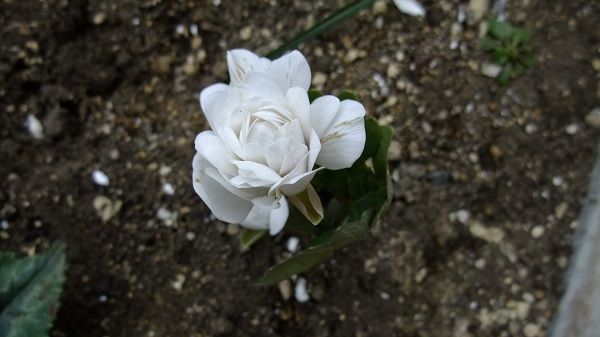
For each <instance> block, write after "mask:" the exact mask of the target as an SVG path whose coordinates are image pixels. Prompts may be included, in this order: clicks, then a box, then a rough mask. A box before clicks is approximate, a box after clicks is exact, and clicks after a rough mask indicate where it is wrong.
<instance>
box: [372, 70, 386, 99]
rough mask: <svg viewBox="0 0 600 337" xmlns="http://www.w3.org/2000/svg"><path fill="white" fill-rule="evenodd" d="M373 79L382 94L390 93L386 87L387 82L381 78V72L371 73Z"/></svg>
mask: <svg viewBox="0 0 600 337" xmlns="http://www.w3.org/2000/svg"><path fill="white" fill-rule="evenodd" d="M373 80H374V81H375V82H376V83H377V85H378V86H379V90H380V92H381V95H382V96H388V95H389V94H390V88H389V87H388V85H387V83H385V79H384V78H383V76H381V74H379V73H375V74H374V75H373Z"/></svg>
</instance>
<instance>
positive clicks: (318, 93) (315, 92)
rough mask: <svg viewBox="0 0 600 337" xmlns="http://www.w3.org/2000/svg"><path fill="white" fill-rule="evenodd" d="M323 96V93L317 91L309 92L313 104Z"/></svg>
mask: <svg viewBox="0 0 600 337" xmlns="http://www.w3.org/2000/svg"><path fill="white" fill-rule="evenodd" d="M321 96H323V92H321V90H317V89H309V90H308V100H309V101H310V102H311V103H312V102H313V101H314V100H315V99H317V98H319V97H321Z"/></svg>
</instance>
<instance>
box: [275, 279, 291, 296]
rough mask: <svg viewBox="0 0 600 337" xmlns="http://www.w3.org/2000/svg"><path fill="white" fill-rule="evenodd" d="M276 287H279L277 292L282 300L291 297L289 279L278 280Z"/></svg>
mask: <svg viewBox="0 0 600 337" xmlns="http://www.w3.org/2000/svg"><path fill="white" fill-rule="evenodd" d="M277 288H278V289H279V293H280V294H281V297H282V298H283V299H284V300H286V301H287V300H289V299H290V297H292V282H290V280H287V279H286V280H283V281H281V282H279V284H278V285H277Z"/></svg>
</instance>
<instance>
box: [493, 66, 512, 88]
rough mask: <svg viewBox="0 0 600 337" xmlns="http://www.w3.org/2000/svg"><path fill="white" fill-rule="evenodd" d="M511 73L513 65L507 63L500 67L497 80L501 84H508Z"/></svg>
mask: <svg viewBox="0 0 600 337" xmlns="http://www.w3.org/2000/svg"><path fill="white" fill-rule="evenodd" d="M512 75H513V66H512V64H510V63H508V64H506V65H505V66H504V67H502V71H501V72H500V75H498V78H497V81H498V83H499V84H500V85H501V86H505V85H507V84H508V81H510V79H511V78H512Z"/></svg>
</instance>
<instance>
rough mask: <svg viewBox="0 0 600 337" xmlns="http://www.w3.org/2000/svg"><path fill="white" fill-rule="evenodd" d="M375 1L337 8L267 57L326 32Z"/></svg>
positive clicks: (357, 2)
mask: <svg viewBox="0 0 600 337" xmlns="http://www.w3.org/2000/svg"><path fill="white" fill-rule="evenodd" d="M374 3H375V0H358V1H355V2H353V3H351V4H349V5H348V6H346V7H344V8H342V9H340V10H338V11H337V12H335V13H333V14H331V15H330V16H329V17H327V18H326V19H324V20H322V21H320V22H318V23H317V24H315V25H314V26H312V27H311V28H309V29H308V30H305V31H303V32H301V33H299V34H297V35H296V36H294V37H293V38H292V39H291V40H290V41H288V42H287V43H285V44H283V45H282V46H281V47H279V48H277V49H275V50H273V51H272V52H270V53H268V54H267V58H269V59H271V60H273V59H276V58H278V57H279V56H281V55H283V54H284V53H285V52H287V51H289V50H292V49H295V48H297V47H298V45H300V44H301V43H304V42H306V41H309V40H312V39H314V38H315V37H317V36H319V35H321V34H323V33H324V32H327V31H328V30H330V29H333V28H335V27H337V26H339V25H341V24H342V23H344V22H345V21H346V20H348V19H350V18H352V17H354V16H356V15H357V14H358V13H359V12H360V11H361V10H363V9H366V8H370V7H371V6H373V4H374Z"/></svg>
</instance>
